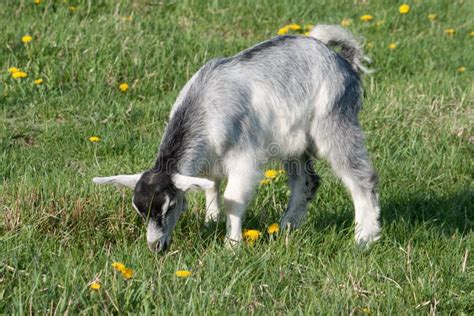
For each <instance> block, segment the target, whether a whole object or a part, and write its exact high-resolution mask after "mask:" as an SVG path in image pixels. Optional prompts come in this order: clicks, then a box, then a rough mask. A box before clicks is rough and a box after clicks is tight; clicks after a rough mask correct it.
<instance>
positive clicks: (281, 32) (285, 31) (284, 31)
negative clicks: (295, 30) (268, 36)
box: [277, 26, 290, 35]
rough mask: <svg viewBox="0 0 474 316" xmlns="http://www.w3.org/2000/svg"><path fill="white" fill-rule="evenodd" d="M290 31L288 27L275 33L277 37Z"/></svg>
mask: <svg viewBox="0 0 474 316" xmlns="http://www.w3.org/2000/svg"><path fill="white" fill-rule="evenodd" d="M289 30H290V28H289V27H288V26H284V27H282V28H280V29H279V30H278V32H277V34H278V35H285V34H287V33H288V31H289Z"/></svg>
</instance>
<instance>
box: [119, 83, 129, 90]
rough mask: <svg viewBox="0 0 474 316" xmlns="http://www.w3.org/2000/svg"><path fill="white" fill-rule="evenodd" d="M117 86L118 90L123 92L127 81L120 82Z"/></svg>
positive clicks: (126, 86) (126, 88)
mask: <svg viewBox="0 0 474 316" xmlns="http://www.w3.org/2000/svg"><path fill="white" fill-rule="evenodd" d="M118 88H119V90H120V91H122V92H125V91H127V90H128V83H126V82H123V83H121V84H120V85H119V87H118Z"/></svg>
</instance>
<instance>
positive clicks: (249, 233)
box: [242, 229, 262, 244]
mask: <svg viewBox="0 0 474 316" xmlns="http://www.w3.org/2000/svg"><path fill="white" fill-rule="evenodd" d="M242 235H243V237H244V239H245V241H246V242H248V243H249V244H253V243H254V242H255V241H256V240H257V239H259V238H260V236H261V235H262V233H261V232H259V231H258V230H256V229H246V230H244V233H243V234H242Z"/></svg>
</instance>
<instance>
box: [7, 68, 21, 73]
mask: <svg viewBox="0 0 474 316" xmlns="http://www.w3.org/2000/svg"><path fill="white" fill-rule="evenodd" d="M19 71H20V69H18V68H16V67H10V68H8V72H9V73H11V74H13V73H15V72H19Z"/></svg>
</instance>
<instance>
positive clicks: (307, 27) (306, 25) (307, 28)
mask: <svg viewBox="0 0 474 316" xmlns="http://www.w3.org/2000/svg"><path fill="white" fill-rule="evenodd" d="M313 27H314V25H313V24H305V25H304V26H303V30H305V31H311V30H312V29H313Z"/></svg>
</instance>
